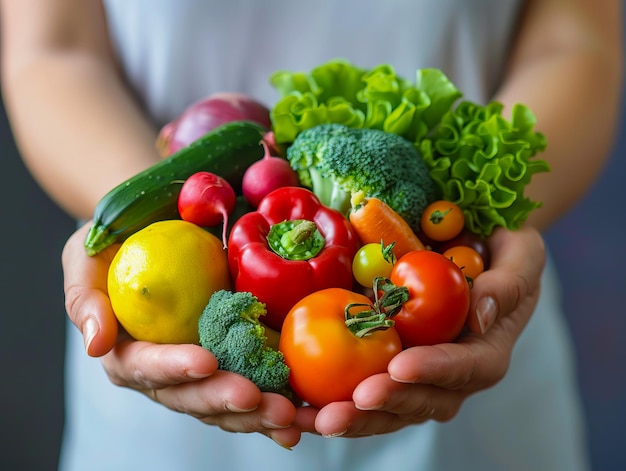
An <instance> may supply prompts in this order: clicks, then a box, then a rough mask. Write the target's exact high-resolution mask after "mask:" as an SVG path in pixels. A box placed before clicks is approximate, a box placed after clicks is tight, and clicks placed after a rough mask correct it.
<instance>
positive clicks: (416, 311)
mask: <svg viewBox="0 0 626 471" xmlns="http://www.w3.org/2000/svg"><path fill="white" fill-rule="evenodd" d="M390 280H391V282H392V283H393V284H394V285H396V286H406V287H407V288H408V289H409V300H408V301H407V302H406V303H404V305H403V306H402V309H400V311H399V312H398V313H397V314H396V315H395V316H394V318H393V320H394V321H395V327H396V330H397V331H398V333H399V334H400V338H401V339H402V346H403V347H404V348H409V347H414V346H416V345H434V344H437V343H445V342H451V341H453V340H454V339H455V338H456V337H457V336H458V335H459V334H460V333H461V330H462V329H463V326H464V325H465V320H466V318H467V314H468V311H469V302H470V287H469V284H468V283H467V280H466V279H465V276H464V275H463V272H462V271H461V270H460V268H459V267H458V266H456V265H455V264H454V263H453V262H452V261H450V259H448V258H446V257H444V256H443V255H441V254H439V253H437V252H432V251H429V250H418V251H415V252H409V253H408V254H406V255H404V256H403V257H401V258H400V260H398V261H397V262H396V264H395V265H394V267H393V270H392V271H391V277H390Z"/></svg>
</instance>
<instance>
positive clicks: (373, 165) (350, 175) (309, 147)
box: [287, 124, 435, 231]
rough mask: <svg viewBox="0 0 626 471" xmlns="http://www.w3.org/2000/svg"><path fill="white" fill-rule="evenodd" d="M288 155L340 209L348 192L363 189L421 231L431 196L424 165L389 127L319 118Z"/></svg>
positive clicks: (305, 180) (307, 182)
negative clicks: (320, 121) (350, 124)
mask: <svg viewBox="0 0 626 471" xmlns="http://www.w3.org/2000/svg"><path fill="white" fill-rule="evenodd" d="M287 159H288V160H289V163H290V164H291V166H292V167H293V168H294V170H296V171H297V172H298V176H299V178H300V182H301V184H302V185H303V186H306V187H309V188H310V189H311V190H312V191H313V192H314V193H315V194H316V195H317V196H318V198H320V200H321V201H322V203H323V204H325V205H327V206H330V207H332V208H334V209H337V210H339V211H341V212H342V213H344V214H347V213H348V211H349V210H350V208H351V204H350V200H351V197H352V195H353V194H354V193H356V192H360V191H362V192H363V193H365V196H366V197H369V198H372V197H375V198H378V199H380V200H382V201H384V202H385V203H387V204H388V205H389V206H390V207H391V208H392V209H394V210H395V211H396V212H397V213H398V214H400V215H401V216H402V217H403V218H404V219H405V220H406V221H407V223H408V224H409V225H410V226H411V227H412V228H413V230H415V231H419V219H420V216H421V213H422V211H423V210H424V208H425V207H426V206H427V205H428V204H429V203H430V202H432V201H433V200H434V198H435V186H434V183H433V181H432V180H431V178H430V176H429V172H428V167H427V166H426V163H425V162H424V160H423V159H422V157H421V155H420V154H419V152H418V151H417V149H416V148H415V146H414V145H413V144H411V143H410V142H409V141H407V140H406V139H404V138H403V137H400V136H398V135H396V134H392V133H389V132H385V131H379V130H377V129H366V128H364V129H356V128H349V127H347V126H344V125H342V124H321V125H318V126H315V127H313V128H310V129H307V130H305V131H303V132H301V133H300V134H298V137H296V139H295V140H294V142H293V143H292V145H291V146H289V148H288V149H287Z"/></svg>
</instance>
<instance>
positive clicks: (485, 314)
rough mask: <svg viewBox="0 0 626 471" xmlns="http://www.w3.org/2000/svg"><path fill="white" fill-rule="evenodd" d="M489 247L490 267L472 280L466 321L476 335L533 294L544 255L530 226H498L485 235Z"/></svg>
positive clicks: (539, 241)
mask: <svg viewBox="0 0 626 471" xmlns="http://www.w3.org/2000/svg"><path fill="white" fill-rule="evenodd" d="M489 249H490V252H491V260H492V262H491V266H490V268H489V270H487V271H485V272H483V273H482V274H480V275H479V276H478V277H476V279H475V280H474V282H473V286H472V292H471V302H470V315H469V316H468V322H467V325H468V327H469V329H470V330H471V331H472V332H475V333H479V334H484V333H485V332H487V331H488V330H489V329H490V328H491V326H492V325H494V323H495V322H496V320H497V319H499V318H501V317H503V316H507V315H508V314H510V313H512V312H514V311H515V310H516V309H517V308H518V307H519V305H520V303H522V302H524V301H525V300H526V299H527V298H528V297H532V296H533V295H536V293H537V292H538V290H539V281H540V277H541V272H542V271H543V267H544V265H545V257H546V255H545V245H544V241H543V239H542V237H541V235H540V234H539V233H538V232H537V231H536V230H534V229H532V228H522V229H520V230H517V231H515V232H513V231H508V230H505V229H502V228H498V229H496V230H495V231H494V233H493V234H492V236H491V237H490V238H489ZM529 314H530V313H529ZM520 320H522V321H523V319H520ZM526 320H527V319H526ZM520 327H523V325H521V326H520Z"/></svg>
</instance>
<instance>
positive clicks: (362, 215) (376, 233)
mask: <svg viewBox="0 0 626 471" xmlns="http://www.w3.org/2000/svg"><path fill="white" fill-rule="evenodd" d="M349 219H350V222H351V223H352V226H353V227H354V229H355V231H356V233H357V234H358V236H359V239H361V243H363V244H368V243H372V242H375V243H380V242H381V241H382V242H383V244H384V245H389V244H391V243H392V242H395V245H394V248H393V253H394V255H395V256H396V258H400V257H402V255H404V254H406V253H408V252H412V251H414V250H424V248H425V247H424V244H423V243H422V241H421V240H419V238H418V237H417V235H416V234H415V232H413V229H411V226H409V224H408V223H407V222H406V221H405V220H404V218H403V217H402V216H400V215H399V214H398V213H397V212H396V211H395V210H394V209H392V208H391V207H390V206H389V205H388V204H386V203H385V202H384V201H382V200H380V199H378V198H366V197H365V195H364V194H363V193H361V192H359V193H357V194H355V195H354V196H353V198H352V210H351V211H350V214H349Z"/></svg>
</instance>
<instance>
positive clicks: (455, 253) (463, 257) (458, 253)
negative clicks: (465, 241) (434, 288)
mask: <svg viewBox="0 0 626 471" xmlns="http://www.w3.org/2000/svg"><path fill="white" fill-rule="evenodd" d="M443 256H444V257H446V258H449V259H450V260H452V261H453V262H454V263H455V264H456V266H458V267H459V268H460V269H461V271H462V272H463V274H464V275H465V276H466V277H467V278H470V280H473V279H474V278H476V277H477V276H478V275H480V274H481V273H482V272H483V271H485V263H484V261H483V258H482V257H481V256H480V254H479V253H478V252H477V251H476V250H474V249H473V248H471V247H466V246H464V245H457V246H454V247H450V248H449V249H447V250H446V251H445V252H444V253H443Z"/></svg>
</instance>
